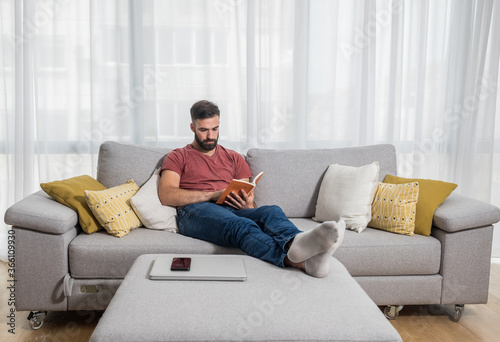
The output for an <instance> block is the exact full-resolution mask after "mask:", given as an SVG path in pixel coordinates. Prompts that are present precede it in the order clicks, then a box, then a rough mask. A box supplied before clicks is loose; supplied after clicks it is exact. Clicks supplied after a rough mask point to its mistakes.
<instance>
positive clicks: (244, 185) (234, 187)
mask: <svg viewBox="0 0 500 342" xmlns="http://www.w3.org/2000/svg"><path fill="white" fill-rule="evenodd" d="M263 174H264V172H261V173H259V174H258V175H257V176H255V178H254V179H253V181H252V182H245V181H242V180H239V179H233V180H232V181H231V183H230V184H229V185H228V186H227V188H226V190H225V191H224V192H223V193H222V195H221V196H220V197H219V199H218V200H217V202H215V203H217V204H223V203H224V201H225V200H226V197H227V196H228V195H229V194H230V193H231V192H233V191H234V192H236V193H237V194H239V192H240V190H242V189H243V190H245V192H246V193H247V194H248V193H249V192H250V191H252V190H253V188H255V186H256V185H257V183H258V182H259V180H260V177H262V175H263Z"/></svg>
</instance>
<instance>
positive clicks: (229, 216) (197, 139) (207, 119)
mask: <svg viewBox="0 0 500 342" xmlns="http://www.w3.org/2000/svg"><path fill="white" fill-rule="evenodd" d="M219 117H220V111H219V108H218V107H217V106H216V105H215V104H214V103H211V102H209V101H199V102H196V103H195V104H194V105H193V106H192V107H191V125H190V126H191V130H192V131H193V133H194V140H193V142H192V143H191V144H189V145H186V146H185V147H184V148H179V149H175V150H174V151H172V152H171V153H169V154H168V155H167V156H166V157H165V160H164V162H163V165H162V169H161V177H160V184H159V189H158V193H159V197H160V200H161V202H162V204H163V205H170V206H175V207H177V222H178V226H179V231H180V233H181V234H183V235H186V236H190V237H193V238H198V239H202V240H205V241H210V242H213V243H216V244H219V245H223V246H228V247H236V248H240V249H241V250H242V251H243V252H245V253H247V254H248V255H251V256H254V257H256V258H259V259H261V260H265V261H268V262H271V263H273V264H275V265H277V266H281V267H295V268H298V269H301V270H303V271H305V272H306V273H307V274H309V275H311V276H314V277H324V276H326V275H327V274H328V269H329V259H330V257H331V255H332V254H333V252H334V251H335V250H336V249H337V248H338V246H339V245H340V243H341V242H342V239H343V236H344V231H345V223H344V221H342V220H341V221H339V222H338V223H337V222H334V221H329V222H324V223H322V224H319V225H318V226H317V227H315V228H314V229H313V230H311V231H309V232H302V231H300V230H299V229H297V227H295V225H294V224H293V223H292V222H291V221H290V220H288V218H287V217H286V216H285V214H284V213H283V211H282V210H281V208H279V207H278V206H262V207H257V206H256V205H255V203H254V193H253V191H251V192H250V193H248V194H247V193H245V192H244V191H241V192H240V193H239V194H236V193H234V192H233V193H232V194H231V196H229V197H228V199H227V200H226V201H225V203H224V205H217V204H215V201H217V199H218V198H219V197H220V195H221V194H222V193H223V192H224V189H225V188H226V187H227V186H228V185H229V183H230V182H231V180H232V179H243V180H246V181H248V180H249V179H250V177H251V172H250V167H249V166H248V164H247V163H246V161H245V160H244V159H243V157H242V156H241V155H240V154H239V153H237V152H235V151H232V150H229V149H226V148H224V147H223V146H221V145H218V139H219V123H220V122H219Z"/></svg>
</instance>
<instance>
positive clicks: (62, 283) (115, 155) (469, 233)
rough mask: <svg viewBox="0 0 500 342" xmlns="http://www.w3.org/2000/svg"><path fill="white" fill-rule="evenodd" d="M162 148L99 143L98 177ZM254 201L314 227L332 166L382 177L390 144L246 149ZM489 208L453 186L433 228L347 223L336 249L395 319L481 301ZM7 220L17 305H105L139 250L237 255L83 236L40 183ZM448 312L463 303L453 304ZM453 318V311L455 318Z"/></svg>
mask: <svg viewBox="0 0 500 342" xmlns="http://www.w3.org/2000/svg"><path fill="white" fill-rule="evenodd" d="M168 152H169V150H168V149H163V148H150V147H144V146H138V145H132V144H124V143H117V142H106V143H103V144H102V145H101V147H100V151H99V159H98V169H97V180H98V181H99V182H101V183H102V184H103V185H105V186H106V187H113V186H116V185H120V184H123V183H125V182H126V181H128V180H129V179H133V180H134V181H135V182H136V183H137V184H138V185H139V186H140V185H142V184H144V183H145V182H146V181H147V180H148V179H149V177H150V176H151V174H152V172H153V170H154V169H155V168H156V167H157V166H159V165H160V164H161V162H162V160H163V158H164V156H165V155H166V154H167V153H168ZM246 158H247V161H248V163H249V165H250V168H251V170H252V173H253V174H257V173H258V172H261V171H264V173H265V177H263V178H262V180H261V182H260V183H259V185H258V187H257V188H256V195H255V196H256V198H255V200H256V203H257V204H258V205H266V204H277V205H279V206H281V207H282V208H283V210H284V212H285V213H286V214H287V216H288V217H290V218H291V220H292V221H293V222H294V223H295V224H296V225H297V226H298V227H299V228H300V229H302V230H308V229H311V228H312V227H314V226H315V225H316V224H317V222H315V221H313V220H312V219H311V217H312V216H314V212H315V205H316V198H317V196H318V192H319V187H320V184H321V180H322V177H323V175H324V173H325V171H326V169H327V168H328V166H329V165H330V164H333V163H339V164H343V165H351V166H361V165H365V164H368V163H371V162H373V161H378V162H379V165H380V180H383V178H384V177H385V175H386V174H387V173H389V174H393V175H395V174H396V173H397V167H396V152H395V148H394V146H392V145H374V146H366V147H357V148H344V149H323V150H294V151H292V150H265V149H250V150H248V151H247V154H246ZM499 220H500V210H499V209H498V208H496V207H495V206H492V205H490V204H487V203H483V202H480V201H477V200H473V199H470V198H467V197H464V196H461V195H459V194H456V193H452V194H451V195H450V196H449V197H448V199H447V200H446V201H445V202H444V203H443V204H442V205H441V206H440V207H439V208H438V209H437V210H436V212H435V214H434V220H433V229H432V233H431V236H421V235H415V236H413V237H410V236H404V235H398V234H393V233H389V232H385V231H382V230H378V229H372V228H367V229H366V230H365V231H363V232H362V233H356V232H353V231H347V232H346V235H345V239H344V242H343V244H342V246H341V247H340V248H339V250H338V251H337V252H336V253H335V255H334V257H335V258H337V259H338V260H339V261H340V262H341V263H342V264H344V265H345V267H346V268H347V270H348V271H349V273H350V274H351V276H352V277H354V279H356V281H357V282H358V283H359V284H360V285H361V287H362V288H363V289H364V290H365V291H366V293H367V294H368V295H369V296H370V297H371V299H372V300H373V301H374V302H375V303H376V304H377V305H379V306H386V305H387V310H386V315H387V316H388V317H389V318H395V317H396V316H397V312H398V310H399V309H400V308H401V305H413V304H424V305H425V304H453V305H457V304H458V305H463V304H479V303H486V302H487V300H488V286H489V274H490V258H491V242H492V234H493V226H492V225H493V224H494V223H496V222H498V221H499ZM5 222H6V223H7V224H9V225H12V226H13V229H14V231H15V241H16V269H15V272H16V280H17V282H16V308H17V310H24V311H26V310H27V311H33V312H35V311H66V310H103V309H105V308H106V306H107V305H108V303H109V301H110V300H111V298H112V297H113V295H114V293H115V291H116V289H117V288H118V286H119V285H120V283H121V281H122V279H123V278H124V276H125V275H126V274H127V271H128V270H129V268H130V267H131V265H132V263H133V262H134V260H135V259H136V258H137V257H138V256H140V255H142V254H155V253H188V254H225V253H231V254H241V252H240V251H239V250H236V249H231V248H225V247H221V246H217V245H214V244H211V243H208V242H204V241H200V240H195V239H192V238H189V237H185V236H182V235H180V234H174V233H169V232H166V231H162V230H150V229H146V228H138V229H135V230H133V231H132V232H131V233H130V234H128V235H127V236H125V237H123V238H116V237H113V236H111V235H109V234H107V233H106V231H104V230H103V231H99V232H97V233H94V234H90V235H89V234H86V233H84V232H82V230H81V229H80V228H79V226H78V218H77V214H76V212H75V211H73V210H72V209H70V208H68V207H66V206H64V205H61V204H59V203H58V202H56V201H55V200H53V199H52V198H50V197H49V196H48V195H46V194H45V193H44V192H43V191H38V192H36V193H34V194H32V195H30V196H28V197H26V198H25V199H23V200H21V201H20V202H18V203H16V204H14V205H13V206H12V207H10V208H9V209H8V210H7V212H6V215H5ZM456 308H457V309H456V310H457V311H456V315H458V318H459V315H460V314H461V310H462V308H463V307H461V306H457V307H456ZM455 318H456V319H457V317H455Z"/></svg>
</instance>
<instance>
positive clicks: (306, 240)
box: [287, 220, 345, 263]
mask: <svg viewBox="0 0 500 342" xmlns="http://www.w3.org/2000/svg"><path fill="white" fill-rule="evenodd" d="M344 231H345V222H344V221H343V220H340V221H339V222H338V223H337V222H335V221H326V222H323V223H321V224H318V225H317V226H316V227H314V228H313V229H312V230H311V231H308V232H304V233H300V234H297V235H296V236H295V238H294V239H293V242H292V243H291V246H290V249H289V250H288V254H287V257H288V259H290V261H291V262H294V263H299V262H302V261H306V260H308V259H310V258H312V257H314V256H316V255H318V254H320V253H324V252H327V251H329V250H330V248H332V247H333V246H334V245H335V243H336V242H337V241H338V240H339V239H341V238H342V237H343V236H344ZM332 253H333V252H332ZM330 255H331V254H330Z"/></svg>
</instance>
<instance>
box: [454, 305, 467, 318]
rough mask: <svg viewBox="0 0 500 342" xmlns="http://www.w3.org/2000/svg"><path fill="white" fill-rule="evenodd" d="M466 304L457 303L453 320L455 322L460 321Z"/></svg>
mask: <svg viewBox="0 0 500 342" xmlns="http://www.w3.org/2000/svg"><path fill="white" fill-rule="evenodd" d="M464 309H465V306H464V305H463V304H457V305H455V311H454V312H453V317H452V320H453V322H458V321H459V320H460V318H462V315H463V313H464Z"/></svg>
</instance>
